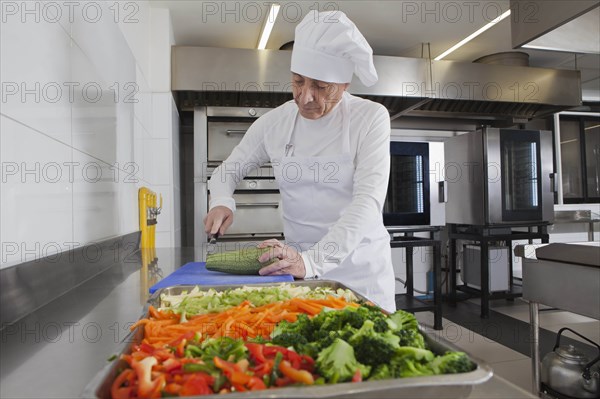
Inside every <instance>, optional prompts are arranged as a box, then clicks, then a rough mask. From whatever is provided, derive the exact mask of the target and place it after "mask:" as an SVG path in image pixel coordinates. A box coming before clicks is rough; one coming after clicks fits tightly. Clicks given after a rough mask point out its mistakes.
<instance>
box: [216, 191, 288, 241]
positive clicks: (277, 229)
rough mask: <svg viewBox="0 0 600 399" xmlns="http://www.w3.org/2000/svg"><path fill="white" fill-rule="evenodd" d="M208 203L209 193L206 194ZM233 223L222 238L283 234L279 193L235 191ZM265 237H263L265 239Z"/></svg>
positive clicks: (279, 236) (276, 235)
mask: <svg viewBox="0 0 600 399" xmlns="http://www.w3.org/2000/svg"><path fill="white" fill-rule="evenodd" d="M208 199H209V203H210V194H209V196H208ZM233 199H235V206H236V211H235V214H234V216H233V224H232V225H231V226H230V227H229V229H227V234H225V235H224V236H223V239H234V240H244V239H256V238H261V237H266V238H272V237H278V238H282V236H283V233H282V232H283V219H282V214H281V207H280V199H281V196H280V195H279V193H265V192H260V191H256V192H249V191H244V192H236V193H234V194H233ZM266 238H265V239H266Z"/></svg>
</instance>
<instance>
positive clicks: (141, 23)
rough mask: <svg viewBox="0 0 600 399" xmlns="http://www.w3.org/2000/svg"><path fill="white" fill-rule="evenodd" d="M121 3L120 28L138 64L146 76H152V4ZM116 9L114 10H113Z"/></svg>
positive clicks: (142, 2)
mask: <svg viewBox="0 0 600 399" xmlns="http://www.w3.org/2000/svg"><path fill="white" fill-rule="evenodd" d="M118 3H119V11H118V18H117V19H118V21H119V28H120V29H121V32H122V33H123V36H124V38H125V41H126V42H127V45H128V46H129V48H130V50H131V53H132V54H133V56H134V58H135V60H136V62H137V63H138V65H139V66H140V68H141V69H142V71H143V73H144V75H145V76H147V77H149V76H150V45H149V38H150V36H151V29H150V24H151V22H150V12H151V8H150V2H149V1H140V0H135V1H126V2H125V1H123V2H118ZM113 9H114V8H113Z"/></svg>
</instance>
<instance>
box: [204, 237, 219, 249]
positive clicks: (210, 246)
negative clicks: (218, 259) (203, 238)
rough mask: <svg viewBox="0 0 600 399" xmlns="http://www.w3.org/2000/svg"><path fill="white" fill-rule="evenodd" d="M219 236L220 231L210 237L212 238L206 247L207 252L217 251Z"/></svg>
mask: <svg viewBox="0 0 600 399" xmlns="http://www.w3.org/2000/svg"><path fill="white" fill-rule="evenodd" d="M217 238H219V233H218V232H217V233H215V234H213V235H212V236H211V237H210V240H209V241H208V246H207V248H206V253H207V254H214V253H215V252H217Z"/></svg>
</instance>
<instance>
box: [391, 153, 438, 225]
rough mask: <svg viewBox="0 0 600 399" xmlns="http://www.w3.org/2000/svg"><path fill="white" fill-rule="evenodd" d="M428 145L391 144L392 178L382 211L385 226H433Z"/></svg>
mask: <svg viewBox="0 0 600 399" xmlns="http://www.w3.org/2000/svg"><path fill="white" fill-rule="evenodd" d="M429 188H430V183H429V144H428V143H410V142H394V141H393V142H391V143H390V179H389V183H388V191H387V196H386V199H385V204H384V208H383V221H384V224H385V225H386V226H412V225H429V224H430V221H431V220H430V195H429V191H430V190H429Z"/></svg>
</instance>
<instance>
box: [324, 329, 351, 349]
mask: <svg viewBox="0 0 600 399" xmlns="http://www.w3.org/2000/svg"><path fill="white" fill-rule="evenodd" d="M356 331H357V330H356V329H355V328H353V327H352V326H350V325H345V326H344V327H343V328H342V329H341V330H335V331H327V330H319V331H318V332H315V338H316V341H315V345H316V346H317V347H319V348H320V349H323V348H326V347H328V346H329V345H331V344H332V343H333V341H335V339H336V338H339V339H342V340H344V341H346V342H348V339H350V337H351V336H352V335H354V333H355V332H356Z"/></svg>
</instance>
